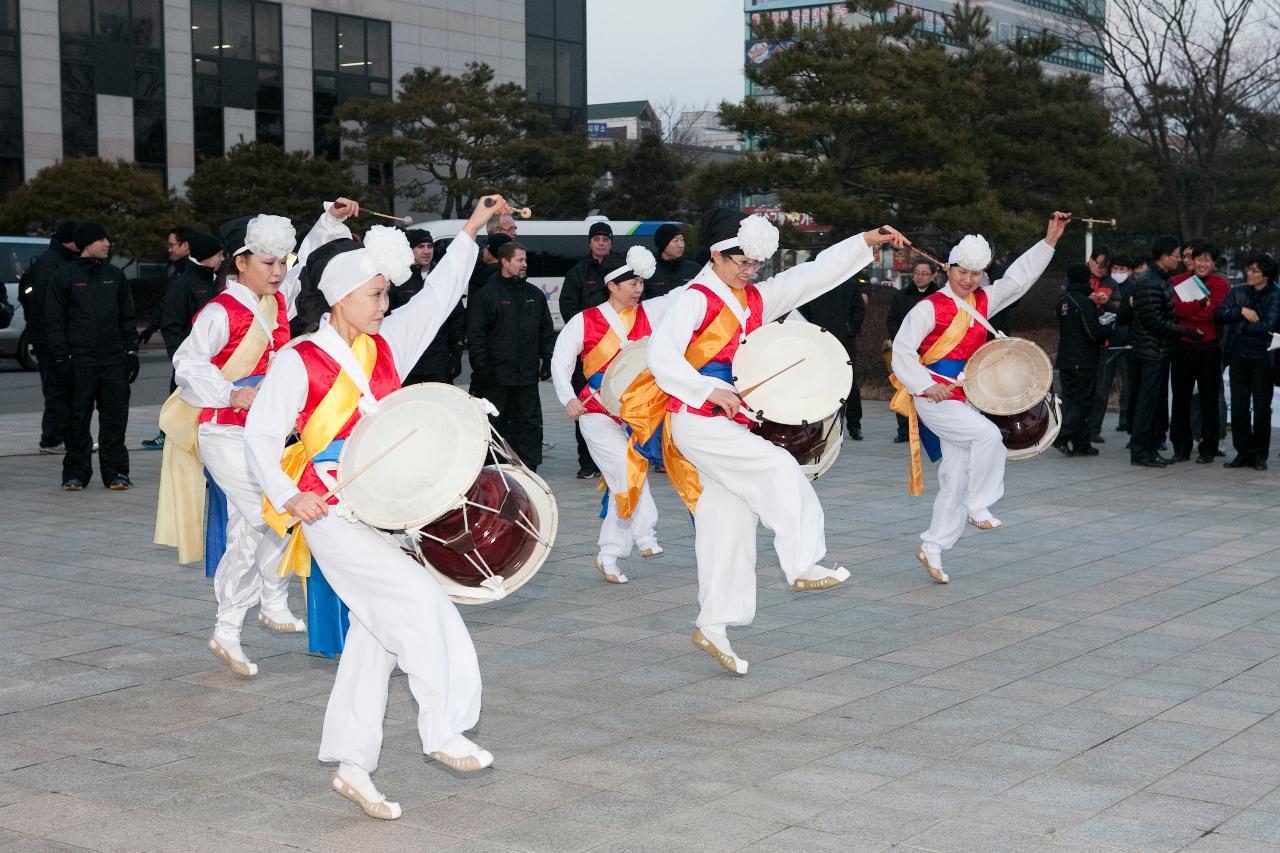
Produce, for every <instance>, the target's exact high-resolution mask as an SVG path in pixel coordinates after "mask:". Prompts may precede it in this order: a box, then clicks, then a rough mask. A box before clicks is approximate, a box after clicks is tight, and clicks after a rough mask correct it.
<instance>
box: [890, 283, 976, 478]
mask: <svg viewBox="0 0 1280 853" xmlns="http://www.w3.org/2000/svg"><path fill="white" fill-rule="evenodd" d="M964 301H965V302H966V303H968V304H969V306H970V307H973V306H974V304H975V302H976V300H975V299H974V296H973V294H972V293H971V294H969V295H968V296H966V297H965V299H964ZM968 333H969V314H968V312H966V311H963V310H960V311H956V316H954V317H952V318H951V324H950V325H948V326H947V328H946V331H944V332H943V333H942V334H941V335H939V336H938V339H937V340H936V341H934V342H933V346H931V347H929V349H927V350H925V352H924V355H922V356H920V363H921V364H924V365H929V364H933V363H934V362H935V361H940V360H942V359H943V358H946V356H947V355H948V354H949V353H950V352H951V351H952V350H953V349H955V348H956V347H957V346H959V345H960V342H961V341H962V340H964V336H965V335H967V334H968ZM889 384H891V385H892V386H893V388H894V391H893V399H892V400H890V401H889V408H890V409H891V410H892V411H894V412H896V413H897V414H899V415H902V416H903V417H905V418H906V419H907V423H908V426H909V432H908V433H907V435H908V438H910V444H908V447H910V448H911V481H910V492H911V494H912V495H913V496H916V497H919V496H920V495H923V494H924V464H923V463H922V462H921V460H920V422H919V419H918V417H917V415H916V398H915V397H913V396H911V392H910V391H908V390H907V389H906V388H904V387H903V385H902V382H901V380H899V379H898V377H897V376H896V375H895V374H894V373H893V372H892V371H891V372H890V373H889Z"/></svg>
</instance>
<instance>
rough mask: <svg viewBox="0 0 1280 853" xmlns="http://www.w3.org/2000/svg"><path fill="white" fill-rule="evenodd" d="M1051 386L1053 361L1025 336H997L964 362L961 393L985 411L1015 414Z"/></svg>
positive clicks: (1027, 407) (1038, 400)
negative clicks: (962, 390) (962, 389)
mask: <svg viewBox="0 0 1280 853" xmlns="http://www.w3.org/2000/svg"><path fill="white" fill-rule="evenodd" d="M1051 387H1053V363H1052V362H1051V361H1049V356H1047V355H1045V352H1044V350H1042V349H1040V347H1038V346H1036V345H1035V344H1034V343H1032V342H1031V341H1028V340H1026V339H1025V338H998V339H996V340H994V341H988V342H987V343H985V344H983V345H982V346H980V347H978V351H977V352H975V353H974V354H973V355H972V356H970V357H969V360H968V361H967V362H966V363H965V366H964V395H965V397H967V398H968V400H969V402H970V403H972V404H973V405H974V407H976V408H977V409H978V410H979V411H982V412H985V413H986V414H988V415H1016V414H1018V413H1020V412H1025V411H1027V410H1028V409H1030V408H1031V407H1033V406H1036V405H1038V404H1039V403H1040V402H1041V401H1043V400H1044V398H1045V397H1046V396H1047V395H1048V394H1049V389H1050V388H1051Z"/></svg>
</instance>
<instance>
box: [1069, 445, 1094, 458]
mask: <svg viewBox="0 0 1280 853" xmlns="http://www.w3.org/2000/svg"><path fill="white" fill-rule="evenodd" d="M1098 453H1099V451H1098V448H1096V447H1077V448H1076V449H1075V450H1073V451H1072V452H1071V455H1072V456H1097V455H1098Z"/></svg>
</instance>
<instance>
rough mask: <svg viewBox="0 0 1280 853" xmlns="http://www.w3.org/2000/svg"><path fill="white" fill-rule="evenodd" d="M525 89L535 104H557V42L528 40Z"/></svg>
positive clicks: (541, 39)
mask: <svg viewBox="0 0 1280 853" xmlns="http://www.w3.org/2000/svg"><path fill="white" fill-rule="evenodd" d="M525 87H526V88H527V89H528V92H529V100H530V101H532V102H533V103H535V104H554V103H555V102H556V70H555V42H553V41H551V40H550V39H544V38H537V37H534V36H530V37H529V38H528V39H526V44H525Z"/></svg>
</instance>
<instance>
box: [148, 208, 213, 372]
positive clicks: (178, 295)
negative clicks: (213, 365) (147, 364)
mask: <svg viewBox="0 0 1280 853" xmlns="http://www.w3.org/2000/svg"><path fill="white" fill-rule="evenodd" d="M187 245H188V246H190V247H191V251H190V254H188V255H187V257H186V259H185V260H183V261H182V262H181V264H180V265H179V272H178V274H177V275H176V276H175V277H174V278H172V279H170V281H169V286H168V288H167V289H166V290H165V294H164V310H163V311H162V312H161V315H160V336H161V337H163V338H164V348H165V352H167V353H168V354H169V359H170V360H172V359H173V354H174V353H175V352H177V351H178V347H180V346H182V342H183V341H185V340H186V339H187V335H190V334H191V324H192V322H193V321H194V320H195V317H196V314H199V313H200V309H201V308H203V307H204V306H205V305H207V304H208V303H209V301H210V300H211V299H213V297H215V296H217V295H218V287H217V283H216V281H215V279H216V278H217V276H218V268H219V267H221V266H222V241H221V240H219V239H218V238H217V237H215V236H213V235H212V234H205V233H203V232H200V231H193V232H190V234H189V238H188V242H187ZM173 387H177V386H173Z"/></svg>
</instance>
